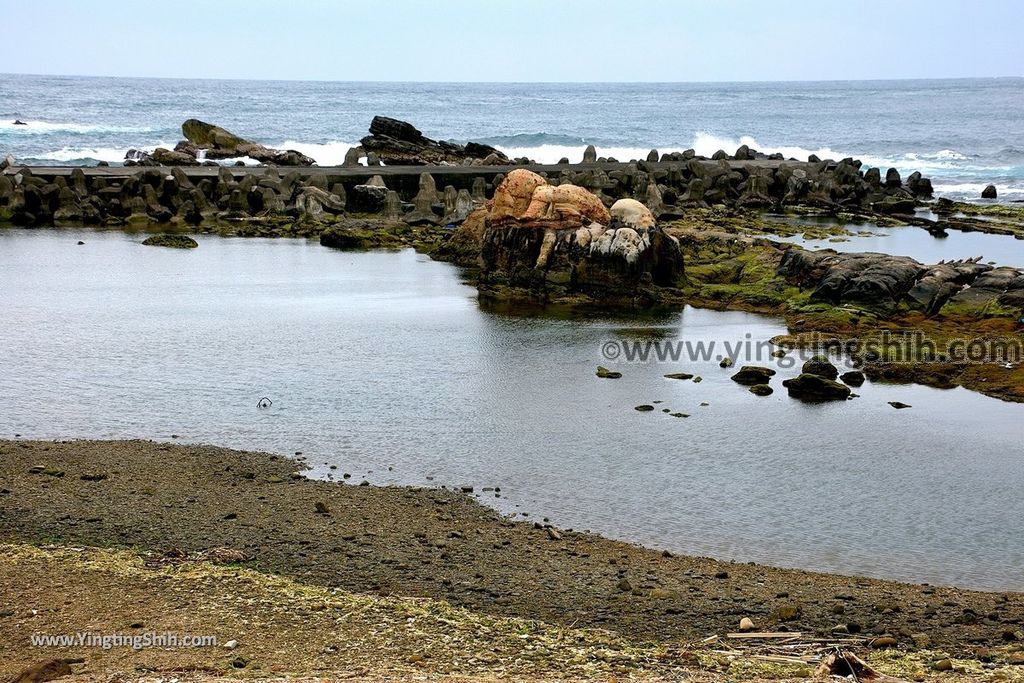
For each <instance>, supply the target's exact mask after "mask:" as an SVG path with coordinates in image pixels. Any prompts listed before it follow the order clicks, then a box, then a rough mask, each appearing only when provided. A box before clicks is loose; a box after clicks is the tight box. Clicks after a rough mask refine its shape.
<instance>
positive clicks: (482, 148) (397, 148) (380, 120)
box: [360, 116, 508, 166]
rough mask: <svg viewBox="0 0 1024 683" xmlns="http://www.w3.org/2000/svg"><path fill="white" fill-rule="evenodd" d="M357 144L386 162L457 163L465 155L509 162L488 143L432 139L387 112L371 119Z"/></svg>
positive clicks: (416, 164) (398, 163) (399, 163)
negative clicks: (367, 131)
mask: <svg viewBox="0 0 1024 683" xmlns="http://www.w3.org/2000/svg"><path fill="white" fill-rule="evenodd" d="M360 144H361V145H362V147H363V149H365V150H366V151H367V152H368V153H373V154H376V155H377V157H378V158H379V160H380V161H382V162H383V163H385V164H388V165H394V166H401V165H408V166H423V165H427V164H440V163H449V164H458V163H461V162H462V160H463V159H465V158H467V157H473V158H486V157H490V156H492V155H493V156H494V157H496V158H497V159H498V160H500V161H501V162H503V163H507V162H508V157H506V156H505V155H504V154H503V153H502V152H499V151H498V150H497V149H495V148H494V147H491V146H490V145H484V144H480V143H476V142H471V143H469V144H467V145H459V144H456V143H453V142H445V141H440V142H439V141H437V140H431V139H430V138H428V137H425V136H424V135H423V133H421V132H420V131H419V130H418V129H417V128H416V127H415V126H413V125H412V124H411V123H407V122H405V121H399V120H398V119H393V118H389V117H387V116H374V117H373V121H371V122H370V134H369V135H368V136H366V137H364V138H363V139H362V140H361V141H360Z"/></svg>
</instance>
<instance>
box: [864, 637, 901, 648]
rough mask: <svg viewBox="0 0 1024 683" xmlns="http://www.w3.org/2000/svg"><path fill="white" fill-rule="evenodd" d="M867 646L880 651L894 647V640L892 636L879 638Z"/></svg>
mask: <svg viewBox="0 0 1024 683" xmlns="http://www.w3.org/2000/svg"><path fill="white" fill-rule="evenodd" d="M868 644H869V645H871V647H873V648H875V649H876V650H880V649H883V648H887V647H894V646H895V645H896V639H895V638H893V637H892V636H879V637H877V638H873V639H872V640H871V642H870V643H868Z"/></svg>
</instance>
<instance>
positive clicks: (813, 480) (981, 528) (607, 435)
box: [0, 230, 1024, 589]
mask: <svg viewBox="0 0 1024 683" xmlns="http://www.w3.org/2000/svg"><path fill="white" fill-rule="evenodd" d="M922 233H923V231H922ZM141 239H142V237H141V236H132V235H126V234H123V233H116V232H93V231H85V230H83V231H75V230H63V231H45V230H38V231H27V230H7V231H0V320H2V325H0V348H2V349H3V352H2V355H0V434H2V435H3V436H5V437H10V436H13V435H14V434H15V433H20V434H22V435H23V436H25V437H47V438H49V437H54V438H56V437H95V438H124V437H146V438H155V439H163V440H167V439H169V438H170V436H171V435H172V434H177V435H180V437H181V440H182V441H189V442H210V443H216V444H222V445H228V446H233V447H243V448H256V449H263V450H271V451H277V452H281V453H292V452H294V451H303V452H304V453H305V454H306V455H307V456H309V458H310V461H311V462H312V463H314V464H315V465H316V466H317V469H316V473H317V474H319V475H322V476H326V475H327V474H328V473H330V472H331V471H330V470H329V469H328V468H327V465H326V464H325V463H329V464H335V465H337V466H338V470H337V471H336V472H334V474H335V475H338V474H340V473H341V472H351V473H352V474H353V478H354V479H355V480H357V481H358V480H359V479H362V478H367V479H369V480H370V481H371V482H373V483H376V484H385V483H401V484H417V485H442V484H445V485H461V484H471V485H473V486H475V487H476V490H477V492H478V493H480V492H481V489H482V488H483V487H485V486H500V487H501V491H502V494H501V495H502V497H501V498H491V497H490V496H491V495H493V494H483V493H480V495H481V496H482V500H483V501H484V502H486V503H488V504H492V505H495V506H497V507H498V508H499V509H501V510H503V511H505V512H510V513H512V512H514V513H521V512H524V511H525V512H528V513H529V514H530V515H531V518H534V517H543V516H547V517H549V518H550V519H551V521H552V522H553V523H556V524H558V525H560V526H565V527H573V528H577V529H584V528H585V529H591V530H594V531H598V532H601V533H603V534H606V535H610V536H613V537H618V538H624V539H628V540H634V541H638V542H642V543H645V544H650V545H654V546H657V547H664V548H668V549H671V550H674V551H677V552H685V553H695V554H703V555H711V556H715V557H719V558H724V559H737V560H744V561H747V560H750V561H758V562H765V563H772V564H777V565H783V566H799V567H805V568H814V569H821V570H829V571H840V572H847V573H864V574H869V575H874V576H880V577H892V578H899V579H906V580H912V581H931V582H942V583H955V584H960V585H965V586H972V587H982V588H1007V589H1024V536H1022V535H1021V534H1020V533H1019V524H1020V519H1022V518H1024V497H1022V496H1021V495H1020V492H1021V490H1024V460H1022V452H1021V451H1022V449H1021V446H1020V443H1021V441H1020V437H1021V428H1020V424H1021V418H1022V417H1024V406H1021V405H1015V404H1009V403H1003V402H1000V401H997V400H994V399H990V398H986V397H984V396H981V395H978V394H972V393H970V392H967V391H963V390H952V391H939V390H935V389H929V388H925V387H915V386H889V385H876V384H871V383H869V384H867V385H865V386H864V387H863V388H862V389H861V390H860V391H859V393H860V394H861V398H859V399H856V400H855V401H852V402H846V403H841V404H832V405H818V406H809V405H803V404H800V403H798V402H795V401H792V400H790V399H789V398H788V397H787V396H786V395H785V392H784V391H778V392H777V393H776V394H775V395H773V396H771V397H768V398H757V397H755V396H753V395H751V394H749V393H748V392H747V391H746V390H745V388H743V387H740V386H738V385H736V384H734V383H733V382H731V381H730V380H729V379H728V376H729V375H730V374H731V371H727V370H723V369H721V368H719V367H718V364H717V362H716V361H714V360H708V361H700V362H697V361H694V362H689V361H687V362H685V363H684V362H679V363H653V362H652V363H646V364H639V363H638V364H626V363H619V364H614V363H610V362H608V361H606V360H603V359H602V344H604V343H605V342H607V341H616V342H622V341H629V340H636V339H644V338H652V337H654V338H664V339H677V338H681V339H688V340H691V341H697V340H704V341H717V342H718V343H719V344H721V343H724V342H726V341H742V340H744V339H746V335H750V339H752V340H760V339H767V338H770V337H772V336H773V335H776V334H779V333H782V332H783V331H784V329H783V326H782V323H781V321H779V320H776V319H773V318H767V317H762V316H756V315H749V314H744V313H718V312H710V311H703V310H698V309H691V308H687V309H685V310H683V311H681V312H679V313H676V314H673V315H671V316H669V317H667V318H662V319H657V320H653V321H651V320H647V321H636V320H632V321H631V320H624V319H614V318H601V317H591V318H582V319H573V320H558V319H549V318H548V319H545V318H537V317H523V316H510V315H503V314H497V313H492V312H488V311H486V310H483V309H482V308H481V307H480V306H479V305H478V303H477V300H476V296H475V290H474V289H473V288H471V287H469V286H466V285H465V284H463V283H462V282H460V279H459V273H458V271H457V270H456V269H454V268H453V267H451V266H449V265H447V264H442V263H435V262H432V261H430V260H429V259H427V258H426V257H424V256H420V255H417V254H415V253H414V252H412V251H404V252H396V253H383V252H373V253H342V252H337V251H332V250H328V249H325V248H322V247H320V246H319V245H317V244H315V243H311V242H306V241H301V240H260V239H225V238H216V237H206V236H199V237H198V238H197V239H198V240H199V242H200V248H199V249H196V250H192V251H177V250H167V249H157V248H150V247H143V246H141V245H140V244H139V242H140V241H141ZM78 240H83V241H84V242H85V244H84V245H81V246H79V245H77V242H78ZM599 363H600V364H604V365H611V366H613V367H616V368H617V369H620V370H622V371H623V372H624V374H625V376H624V377H623V378H622V379H620V380H601V379H598V378H596V377H595V376H594V368H595V366H596V365H598V364H599ZM680 370H688V371H691V372H696V373H697V374H699V375H702V376H703V378H704V381H703V382H702V383H699V384H695V383H693V382H689V381H676V380H668V379H665V378H663V375H664V374H665V373H667V372H674V371H680ZM792 374H794V370H793V369H791V368H790V369H780V376H779V377H777V378H776V379H775V381H774V382H773V383H774V384H775V385H776V386H777V388H779V389H781V387H780V386H778V385H779V383H780V382H779V380H780V379H782V378H784V377H786V376H789V375H792ZM261 396H268V397H270V398H272V399H273V402H274V404H273V407H272V408H270V409H268V410H259V409H257V408H256V402H257V400H258V399H259V398H260V397H261ZM890 400H900V401H904V402H906V403H910V404H912V405H913V408H912V409H910V410H901V411H896V410H894V409H892V408H891V407H890V406H889V405H887V403H886V402H887V401H890ZM652 401H664V403H661V404H658V407H659V408H661V407H663V406H664V407H668V408H671V409H672V410H677V411H682V412H686V413H690V414H691V415H692V416H691V417H689V418H686V419H679V418H672V417H670V416H667V415H664V414H662V413H661V412H653V413H639V412H637V411H635V410H633V406H635V405H637V404H640V403H649V402H652ZM701 402H708V403H709V405H708V406H704V407H702V406H701V405H700V404H701ZM389 467H390V468H393V469H390V470H389ZM428 477H433V479H428Z"/></svg>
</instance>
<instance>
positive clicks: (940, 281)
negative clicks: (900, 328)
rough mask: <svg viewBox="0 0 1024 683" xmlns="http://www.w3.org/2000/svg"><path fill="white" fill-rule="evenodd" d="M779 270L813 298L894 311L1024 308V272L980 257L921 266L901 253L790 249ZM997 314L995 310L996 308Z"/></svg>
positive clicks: (980, 311) (927, 311)
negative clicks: (993, 265) (982, 260)
mask: <svg viewBox="0 0 1024 683" xmlns="http://www.w3.org/2000/svg"><path fill="white" fill-rule="evenodd" d="M778 273H779V274H780V275H782V276H783V277H784V278H785V279H786V280H787V281H788V282H789V283H791V284H794V285H797V286H799V287H800V288H802V289H810V290H811V294H810V299H811V301H822V302H827V303H830V304H853V305H856V306H859V307H863V308H867V309H873V310H877V311H879V312H882V313H893V312H896V311H897V310H911V311H919V312H923V313H926V314H928V315H935V314H939V313H944V312H974V313H978V314H982V315H983V314H985V312H986V311H987V310H990V309H991V308H992V307H993V306H997V307H1004V308H1011V309H1018V310H1024V271H1021V270H1019V269H1016V268H1008V267H1002V268H993V267H992V266H990V265H986V264H983V263H980V259H971V260H964V261H952V262H943V263H938V264H936V265H932V266H926V265H923V264H921V263H919V262H917V261H915V260H914V259H911V258H908V257H905V256H890V255H887V254H873V253H849V254H840V253H836V252H834V251H831V250H822V251H804V250H802V249H790V250H788V251H787V252H786V253H785V254H783V256H782V260H781V262H780V264H779V268H778ZM997 312H998V311H997Z"/></svg>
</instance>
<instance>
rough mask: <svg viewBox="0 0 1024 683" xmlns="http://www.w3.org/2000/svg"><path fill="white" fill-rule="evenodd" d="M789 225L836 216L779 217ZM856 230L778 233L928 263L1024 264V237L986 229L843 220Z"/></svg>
mask: <svg viewBox="0 0 1024 683" xmlns="http://www.w3.org/2000/svg"><path fill="white" fill-rule="evenodd" d="M769 220H778V221H779V222H785V223H786V224H788V225H796V226H801V225H806V226H814V227H820V226H823V225H836V224H837V223H836V221H835V220H834V219H828V218H821V219H817V218H796V217H789V216H787V217H785V218H783V217H775V218H771V217H770V218H769ZM842 226H843V227H844V228H846V229H848V230H850V231H852V232H854V233H864V234H854V235H844V236H842V237H841V240H842V241H835V242H834V241H832V240H831V239H808V238H806V237H804V236H803V235H802V234H800V235H794V236H792V237H781V236H777V237H776V239H779V240H780V241H783V242H792V243H794V244H799V245H800V246H802V247H804V248H805V249H833V250H835V251H839V252H860V251H873V252H879V253H883V254H897V255H899V256H910V257H911V258H914V259H917V260H918V261H920V262H921V263H924V264H928V265H931V264H934V263H938V262H939V261H943V260H945V261H953V260H959V259H969V258H977V257H978V256H980V257H981V260H982V262H983V263H988V262H990V261H994V262H995V263H997V264H998V265H1001V266H1014V267H1016V268H1024V240H1018V239H1014V238H1013V237H1009V236H1007V235H992V234H988V233H984V232H960V231H959V230H950V231H949V233H948V235H947V236H946V237H934V236H932V235H931V234H930V233H929V232H928V231H927V230H925V229H924V228H919V227H915V226H899V227H880V226H878V225H876V224H874V223H842Z"/></svg>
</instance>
